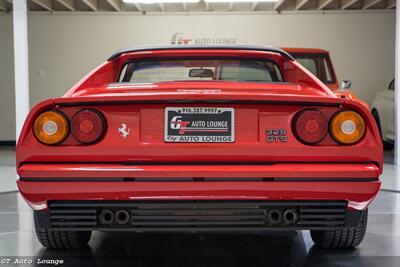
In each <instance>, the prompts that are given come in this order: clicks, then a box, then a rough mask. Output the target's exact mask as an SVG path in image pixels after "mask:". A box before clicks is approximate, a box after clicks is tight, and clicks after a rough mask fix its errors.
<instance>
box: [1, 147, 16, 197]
mask: <svg viewBox="0 0 400 267" xmlns="http://www.w3.org/2000/svg"><path fill="white" fill-rule="evenodd" d="M0 173H1V183H0V192H9V191H15V190H17V185H16V184H15V180H16V179H17V174H16V172H15V149H14V147H2V146H0Z"/></svg>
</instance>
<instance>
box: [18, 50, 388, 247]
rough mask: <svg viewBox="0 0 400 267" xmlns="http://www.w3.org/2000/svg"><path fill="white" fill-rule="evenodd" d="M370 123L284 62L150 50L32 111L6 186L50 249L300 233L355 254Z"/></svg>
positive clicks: (371, 189)
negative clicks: (115, 241) (101, 240)
mask: <svg viewBox="0 0 400 267" xmlns="http://www.w3.org/2000/svg"><path fill="white" fill-rule="evenodd" d="M382 158H383V155H382V144H381V139H380V135H379V130H378V128H377V126H376V124H375V121H374V119H373V117H372V116H371V114H370V112H369V111H368V110H367V109H366V108H365V107H364V106H362V105H361V104H359V103H358V102H355V101H353V100H351V99H346V98H345V97H337V96H336V95H335V94H334V93H332V92H331V91H330V90H329V89H328V88H327V87H326V86H325V85H324V84H323V83H322V82H321V81H319V80H318V79H317V78H316V77H315V76H314V75H312V74H311V73H310V72H309V71H307V70H306V69H305V68H304V67H302V66H301V65H300V64H299V63H298V62H296V61H295V60H294V59H293V58H292V56H290V55H289V54H288V53H287V52H285V51H283V50H280V49H277V48H270V47H256V46H189V45H186V46H160V47H144V48H143V47H142V48H133V49H128V50H122V51H119V52H117V53H115V54H113V55H112V56H111V57H110V58H109V59H108V60H107V61H106V62H105V63H103V64H102V65H100V66H99V67H98V68H96V69H95V70H94V71H92V72H91V73H90V74H89V75H88V76H86V77H85V78H84V79H83V80H81V81H80V82H79V83H78V84H77V85H75V86H74V87H73V88H72V89H71V90H70V91H68V92H67V93H66V94H65V95H64V96H63V97H61V98H56V99H49V100H46V101H43V102H41V103H40V104H38V105H37V106H35V107H34V108H33V109H32V111H31V112H30V114H29V116H28V118H27V120H26V122H25V125H24V127H23V130H22V133H21V135H20V138H19V141H18V145H17V171H18V174H19V177H20V178H19V180H18V187H19V189H20V192H21V194H22V195H23V197H24V198H25V200H26V201H27V203H28V204H29V205H30V206H31V207H32V209H33V210H34V222H35V227H36V233H37V237H38V239H39V241H40V242H41V243H42V244H43V246H45V247H49V248H76V247H81V246H84V245H85V244H87V242H88V241H89V239H90V236H91V233H92V231H134V232H183V231H185V232H186V231H188V232H260V231H264V230H267V231H270V230H285V229H292V230H301V229H303V230H304V229H306V230H310V231H311V237H312V239H313V240H314V242H315V243H316V244H317V245H319V246H321V247H329V248H350V247H355V246H357V245H358V244H360V243H361V241H362V240H363V238H364V235H365V230H366V227H367V213H368V205H369V204H370V203H371V201H372V200H373V199H374V197H375V196H376V194H377V192H378V190H379V187H380V181H379V179H378V178H379V175H380V174H381V172H382V160H383V159H382Z"/></svg>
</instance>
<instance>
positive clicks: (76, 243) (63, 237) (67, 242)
mask: <svg viewBox="0 0 400 267" xmlns="http://www.w3.org/2000/svg"><path fill="white" fill-rule="evenodd" d="M33 216H34V221H35V230H36V236H37V239H38V240H39V242H40V243H41V244H42V245H43V246H44V247H46V248H58V249H68V248H81V247H84V246H86V245H87V243H88V242H89V240H90V237H91V235H92V232H91V231H64V230H51V229H47V228H40V227H39V224H38V222H37V218H36V213H34V215H33Z"/></svg>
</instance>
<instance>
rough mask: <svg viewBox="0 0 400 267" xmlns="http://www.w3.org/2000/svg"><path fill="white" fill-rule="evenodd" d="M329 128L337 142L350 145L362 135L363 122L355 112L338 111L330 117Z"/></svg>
mask: <svg viewBox="0 0 400 267" xmlns="http://www.w3.org/2000/svg"><path fill="white" fill-rule="evenodd" d="M330 130H331V136H332V138H333V139H335V140H336V141H337V142H338V143H341V144H346V145H351V144H354V143H357V142H358V141H359V140H360V139H361V138H362V137H363V136H364V132H365V122H364V120H363V118H362V117H361V116H360V114H358V113H357V112H354V111H340V112H338V113H336V114H335V115H334V116H333V118H332V119H331V123H330Z"/></svg>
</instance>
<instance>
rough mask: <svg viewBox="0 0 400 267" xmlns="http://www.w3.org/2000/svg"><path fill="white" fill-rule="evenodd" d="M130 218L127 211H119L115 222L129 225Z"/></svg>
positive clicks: (116, 213)
mask: <svg viewBox="0 0 400 267" xmlns="http://www.w3.org/2000/svg"><path fill="white" fill-rule="evenodd" d="M129 219H130V216H129V213H128V212H127V211H126V210H118V211H117V212H115V221H116V222H117V223H118V224H127V223H128V222H129Z"/></svg>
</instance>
